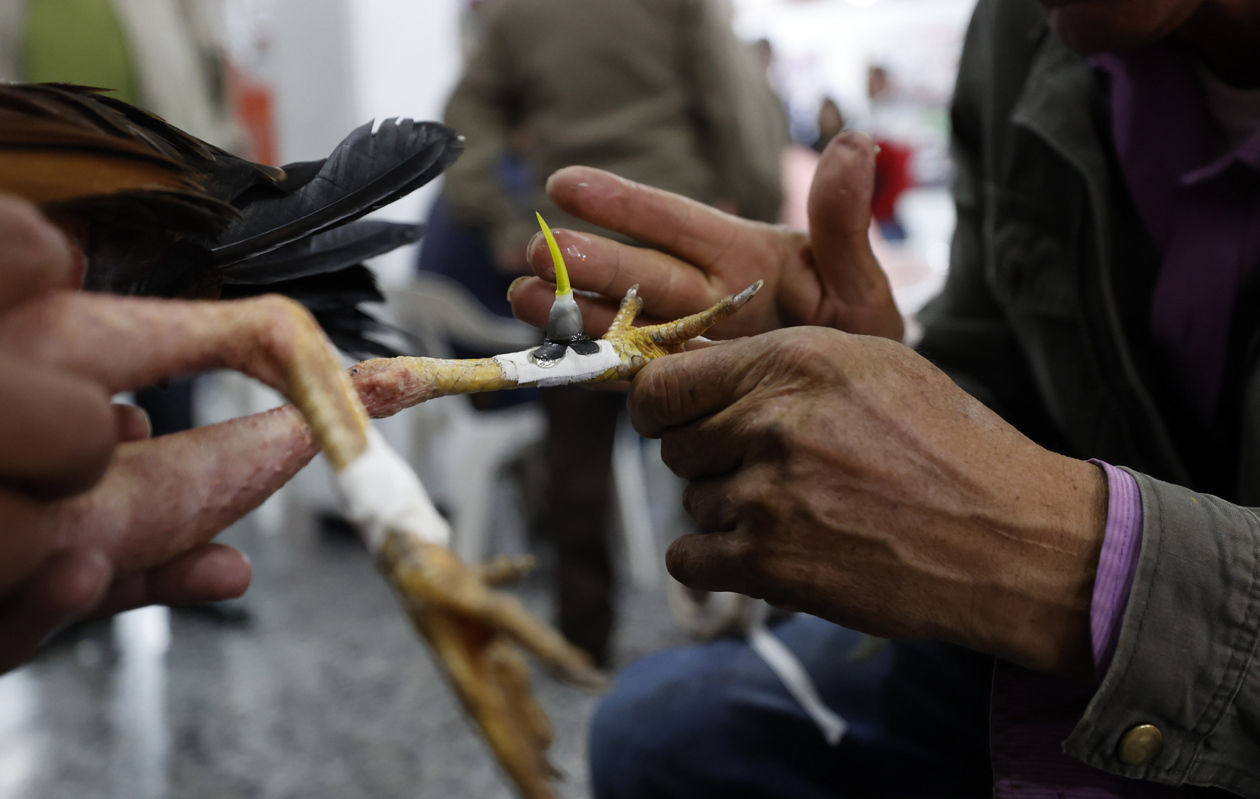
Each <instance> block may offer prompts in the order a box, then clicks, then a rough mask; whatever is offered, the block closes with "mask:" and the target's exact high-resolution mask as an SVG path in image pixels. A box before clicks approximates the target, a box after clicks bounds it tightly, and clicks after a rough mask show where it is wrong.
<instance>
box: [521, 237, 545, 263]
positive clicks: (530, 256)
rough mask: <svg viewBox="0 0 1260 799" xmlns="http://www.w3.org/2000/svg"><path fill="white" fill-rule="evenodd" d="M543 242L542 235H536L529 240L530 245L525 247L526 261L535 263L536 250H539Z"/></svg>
mask: <svg viewBox="0 0 1260 799" xmlns="http://www.w3.org/2000/svg"><path fill="white" fill-rule="evenodd" d="M542 240H543V234H542V233H535V234H534V235H533V236H531V237H530V239H529V244H526V245H525V260H526V261H529V262H530V263H531V264H532V263H533V262H534V250H536V249H537V248H538V245H539V243H540V242H541V241H542Z"/></svg>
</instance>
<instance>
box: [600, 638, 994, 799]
mask: <svg viewBox="0 0 1260 799" xmlns="http://www.w3.org/2000/svg"><path fill="white" fill-rule="evenodd" d="M773 630H774V632H775V634H776V635H777V636H778V637H779V638H780V640H782V641H783V643H784V644H785V645H787V647H788V648H789V649H791V650H792V651H793V652H794V653H795V654H796V656H797V657H798V658H799V659H800V660H801V662H802V664H803V665H804V666H805V670H806V671H807V672H809V674H810V677H811V678H812V679H813V680H814V683H815V685H816V686H817V687H818V690H819V693H820V694H821V696H822V698H823V700H824V701H825V702H826V703H827V705H828V706H829V707H830V708H831V709H832V710H834V711H835V712H837V713H839V714H840V716H842V717H843V718H844V720H845V721H846V722H847V723H848V730H847V732H846V733H845V736H844V738H843V739H842V740H841V741H840V743H839V744H838V745H837V746H835V747H832V746H829V745H828V744H827V742H826V740H825V739H824V738H823V736H822V734H821V733H820V732H819V730H818V728H817V727H816V726H815V725H814V723H813V722H812V721H810V719H809V718H808V717H807V716H806V715H805V713H804V711H802V710H801V708H800V706H799V705H798V704H797V703H796V701H795V700H794V699H792V697H791V696H790V695H789V694H788V693H787V691H786V689H785V688H784V687H783V685H782V683H781V682H780V681H779V679H778V677H776V676H775V675H774V673H773V672H771V671H770V668H769V667H768V666H767V665H766V664H765V663H764V662H763V661H762V660H761V658H760V657H759V656H758V655H757V654H756V653H755V652H753V651H752V649H751V647H749V646H748V644H747V643H746V642H745V641H744V640H742V639H734V638H732V639H723V640H719V641H714V642H712V643H708V644H702V645H698V646H688V647H681V648H678V649H668V650H665V651H662V652H658V653H656V654H654V655H650V656H648V657H645V658H643V659H642V660H640V661H638V662H637V663H635V664H633V665H632V666H630V667H629V668H628V669H626V670H625V671H624V672H623V673H622V674H621V675H620V676H619V677H618V678H617V681H616V683H615V684H614V685H613V688H612V690H611V691H610V692H609V693H608V695H607V696H606V697H605V698H604V700H603V702H602V703H601V704H600V706H599V708H598V710H596V712H595V717H594V719H593V720H592V722H591V736H590V760H591V783H592V794H593V795H594V797H595V799H631V798H632V797H633V798H635V799H640V798H641V797H653V799H657V798H658V797H659V798H660V799H665V798H666V797H678V799H683V797H685V798H686V799H710V797H711V798H712V799H718V798H719V797H720V798H721V799H743V797H748V799H752V798H753V797H757V799H779V798H781V799H834V797H872V799H874V797H880V799H895V798H896V797H907V798H909V797H923V798H924V799H927V798H928V797H932V798H933V799H935V798H937V797H970V798H972V799H981V797H988V796H992V794H993V778H992V773H991V770H990V765H989V741H988V732H989V721H988V710H989V683H990V679H991V675H992V671H993V659H992V658H990V657H985V656H982V655H978V654H976V653H974V652H968V651H966V650H963V649H959V648H957V647H952V646H948V645H945V644H936V643H900V644H891V645H889V646H887V647H886V648H884V649H883V650H882V651H880V652H879V654H877V655H875V656H874V657H870V658H867V659H861V660H855V659H854V657H853V653H854V652H855V650H857V649H858V645H859V638H860V636H859V635H858V634H857V633H854V632H852V631H851V630H846V629H844V628H843V627H837V626H836V625H834V624H830V623H828V622H825V621H822V620H821V619H818V618H815V617H813V616H803V615H801V616H794V617H792V618H790V619H788V620H787V621H785V622H782V623H781V624H778V625H776V626H775V627H774V628H773Z"/></svg>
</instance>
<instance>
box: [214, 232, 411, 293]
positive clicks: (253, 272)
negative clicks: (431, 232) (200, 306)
mask: <svg viewBox="0 0 1260 799" xmlns="http://www.w3.org/2000/svg"><path fill="white" fill-rule="evenodd" d="M422 231H423V227H422V226H420V225H404V224H399V223H396V222H380V221H375V220H372V221H366V222H354V223H351V224H349V225H346V226H344V227H339V228H334V229H332V230H329V231H326V232H324V233H319V234H316V235H314V236H311V237H310V238H308V239H302V240H301V241H295V242H293V243H292V244H287V245H285V246H284V247H281V248H280V249H278V250H272V251H271V252H268V253H263V254H262V255H259V256H257V257H255V258H250V259H249V260H246V261H241V262H239V263H235V264H232V265H231V266H227V267H224V268H223V269H221V270H220V271H221V272H222V274H223V281H224V283H227V284H232V285H241V286H257V285H264V284H267V283H277V282H279V281H282V280H294V279H297V278H301V277H309V276H311V275H320V274H325V273H327V272H335V271H337V270H339V269H345V268H346V267H350V266H354V265H355V264H359V263H362V262H364V261H366V260H368V259H369V258H375V257H376V256H378V255H383V254H385V253H387V252H390V251H392V250H395V249H397V248H399V247H402V246H404V245H407V244H414V243H415V242H417V241H419V240H420V234H421V232H422Z"/></svg>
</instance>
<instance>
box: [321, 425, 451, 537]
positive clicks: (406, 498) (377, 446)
mask: <svg viewBox="0 0 1260 799" xmlns="http://www.w3.org/2000/svg"><path fill="white" fill-rule="evenodd" d="M336 480H337V487H338V488H340V489H341V493H342V495H343V496H344V497H345V500H346V506H347V508H348V515H349V517H350V521H352V522H354V523H355V525H357V526H358V528H359V530H360V532H361V533H362V534H363V538H364V540H365V541H366V542H367V545H368V549H369V550H371V552H372V553H373V554H376V553H377V552H379V551H380V550H381V547H382V546H384V545H385V537H386V535H388V533H389V531H390V530H396V531H398V532H400V533H404V534H409V535H415V536H419V537H420V538H423V539H424V540H425V541H428V542H430V543H434V544H441V545H442V546H446V545H447V544H449V543H450V540H451V528H450V525H448V524H447V523H446V520H445V519H443V518H442V515H441V514H440V513H438V512H437V508H435V507H433V502H432V500H430V499H429V493H428V492H427V491H425V490H424V486H423V485H421V484H420V478H419V477H417V476H416V473H415V471H413V470H412V468H411V466H409V465H408V464H407V462H406V461H404V460H403V459H402V458H401V457H400V456H399V455H398V453H397V452H394V450H393V449H392V448H391V447H390V446H389V444H386V443H385V439H383V438H381V434H380V433H378V432H377V431H376V429H375V428H373V427H371V426H370V425H369V426H368V445H367V449H365V450H364V451H363V454H362V455H360V456H359V457H358V459H357V460H355V462H354V463H352V464H350V465H349V466H347V467H346V468H344V469H342V470H341V471H340V472H338V473H337V474H336Z"/></svg>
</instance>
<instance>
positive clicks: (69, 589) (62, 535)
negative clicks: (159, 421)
mask: <svg viewBox="0 0 1260 799" xmlns="http://www.w3.org/2000/svg"><path fill="white" fill-rule="evenodd" d="M81 266H82V265H81V255H80V254H79V253H77V252H76V251H75V250H74V248H73V247H71V246H70V244H69V243H68V242H67V241H66V239H65V237H64V236H62V234H61V233H60V232H59V231H58V230H57V229H56V227H54V226H53V225H52V224H51V223H49V222H48V221H47V220H46V219H44V218H43V216H42V215H41V214H40V213H39V212H38V211H37V210H36V209H35V208H34V207H33V206H31V205H30V204H28V203H25V202H22V201H19V200H16V199H13V198H10V197H4V196H0V318H3V317H5V316H6V315H8V314H9V313H10V312H12V311H14V310H16V309H19V308H22V307H23V306H25V305H27V304H28V303H32V302H39V301H40V299H41V297H43V296H45V295H47V294H49V293H51V292H53V291H56V290H59V289H64V288H68V287H70V286H72V285H74V284H76V283H77V281H78V280H79V279H81V277H82V274H81ZM102 355H107V353H103V354H102ZM0 408H3V409H4V412H3V414H0V672H3V671H6V670H8V669H10V668H13V667H14V666H17V665H19V664H20V663H21V662H22V661H24V660H25V659H26V658H28V657H29V656H30V655H31V654H32V653H33V652H34V651H35V649H36V648H37V647H38V646H39V644H40V643H41V642H42V641H43V640H44V638H46V637H47V636H48V635H49V633H51V632H52V631H53V630H55V629H56V628H57V627H59V626H61V625H63V624H65V623H66V622H68V621H70V620H72V619H74V618H76V617H81V616H84V615H88V614H102V613H116V612H119V611H122V610H126V609H129V608H133V607H140V606H142V605H147V604H152V603H155V602H160V603H169V604H183V603H192V602H205V601H213V600H216V599H224V598H227V597H230V596H238V595H239V594H240V593H241V592H242V591H244V590H245V587H246V585H248V583H249V563H248V561H247V560H246V559H245V557H244V556H243V555H241V554H240V553H239V552H236V551H235V550H231V549H229V548H228V547H224V546H221V545H217V544H207V543H205V542H204V541H197V542H191V543H190V544H189V546H187V547H185V548H183V549H182V550H180V551H178V552H173V553H171V555H170V557H168V558H165V559H163V560H162V561H161V562H158V563H156V564H154V565H153V566H152V568H149V569H146V570H143V571H131V572H127V573H122V572H121V571H120V570H119V569H118V568H117V560H118V558H119V557H123V558H125V557H126V556H127V554H128V553H127V552H126V551H124V548H121V547H118V546H117V545H116V542H115V541H114V540H111V538H110V536H109V533H110V532H112V531H110V530H108V529H106V527H105V526H98V525H96V524H94V523H93V520H92V519H91V518H87V519H80V520H79V523H77V524H76V523H74V519H75V515H76V512H77V511H78V510H79V509H81V508H83V507H85V502H84V500H83V499H82V498H81V497H79V496H76V495H80V494H82V492H85V491H89V490H90V489H92V488H93V487H94V486H96V485H97V484H98V483H99V482H100V480H101V479H102V477H103V476H104V475H105V473H106V470H107V468H108V467H109V466H110V464H111V461H112V460H113V458H114V453H115V448H116V446H117V445H118V444H120V443H125V442H131V441H140V440H143V439H146V438H147V437H148V435H149V427H148V420H147V419H146V418H145V417H144V414H143V412H141V411H139V409H136V408H132V407H129V406H112V405H111V404H110V392H109V391H107V390H106V388H105V387H104V386H103V385H101V384H100V382H99V381H98V380H95V379H93V378H92V377H90V376H87V375H84V374H81V373H77V372H76V371H75V370H72V369H66V368H63V367H59V366H55V365H51V364H48V363H43V362H38V361H32V360H31V359H30V358H27V357H22V356H21V355H19V354H17V353H15V352H14V351H12V349H11V348H9V347H0ZM97 501H99V502H100V504H102V505H109V504H114V505H115V506H116V505H117V499H116V498H115V499H114V501H113V502H112V503H111V498H110V497H101V498H98V500H97ZM165 532H166V531H163V530H160V529H152V530H151V531H150V533H151V534H158V535H161V534H165Z"/></svg>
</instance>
